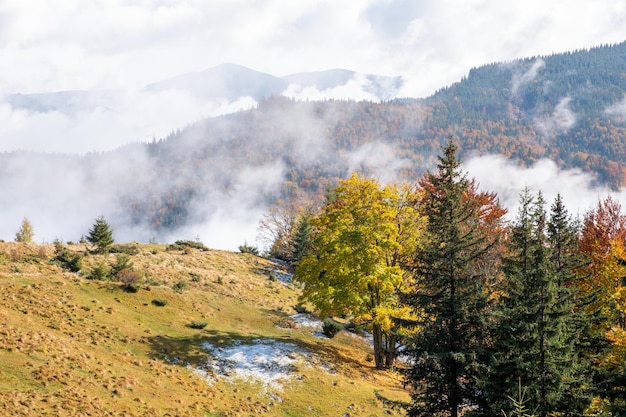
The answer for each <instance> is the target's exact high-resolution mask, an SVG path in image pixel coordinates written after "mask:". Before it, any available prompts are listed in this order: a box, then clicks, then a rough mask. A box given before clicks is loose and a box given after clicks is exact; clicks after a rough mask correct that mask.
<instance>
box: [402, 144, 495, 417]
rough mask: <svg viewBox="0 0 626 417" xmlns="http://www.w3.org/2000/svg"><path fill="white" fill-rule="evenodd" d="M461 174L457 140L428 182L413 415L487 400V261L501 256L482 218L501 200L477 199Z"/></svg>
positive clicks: (413, 301)
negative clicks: (481, 380)
mask: <svg viewBox="0 0 626 417" xmlns="http://www.w3.org/2000/svg"><path fill="white" fill-rule="evenodd" d="M459 167H460V162H459V161H458V160H457V158H456V146H455V145H454V144H453V143H452V141H450V142H449V143H448V145H447V146H446V147H445V149H444V152H443V156H440V157H439V163H438V171H437V173H435V174H431V173H427V174H426V176H425V177H424V178H423V180H422V181H420V185H421V186H422V187H423V191H424V197H423V199H422V201H421V207H422V210H423V214H424V215H426V217H427V219H428V223H427V226H426V234H427V236H426V243H425V245H424V247H423V249H421V250H418V251H417V254H416V258H415V265H416V266H415V274H414V275H415V280H416V287H415V288H416V289H415V291H414V292H412V293H411V294H408V295H407V297H406V301H407V302H408V303H409V304H410V305H411V306H412V307H413V309H414V310H415V312H416V314H420V315H421V316H422V317H424V320H423V321H421V322H420V323H419V330H418V332H417V333H416V335H415V337H414V338H413V339H412V340H411V343H410V345H409V347H408V348H407V352H406V353H407V354H408V355H409V357H411V358H412V361H413V365H412V367H411V368H410V369H409V371H408V373H407V379H408V380H409V382H410V383H411V385H412V386H414V387H415V390H414V392H413V393H412V399H413V403H412V406H411V408H410V409H409V415H411V416H429V417H430V416H433V415H437V416H440V415H448V416H451V417H457V416H458V415H459V414H460V413H462V412H463V411H464V410H463V409H464V408H466V409H469V408H474V407H476V406H479V405H480V403H481V401H482V399H481V396H482V394H481V393H480V391H479V390H478V387H477V385H476V382H477V378H478V376H479V374H480V373H481V372H482V371H483V369H484V364H485V360H486V358H485V356H484V353H485V346H484V340H485V337H486V323H485V320H486V319H487V316H488V315H487V312H488V310H489V293H488V288H487V282H488V280H489V279H490V278H491V277H487V276H485V274H484V273H483V272H484V268H483V267H482V266H481V265H482V262H481V261H483V260H484V259H486V257H487V256H488V255H489V252H490V250H492V249H493V247H494V242H495V240H496V238H497V233H496V232H495V230H491V232H492V233H487V232H486V231H485V230H483V229H482V228H481V227H483V226H484V225H485V220H484V219H483V218H482V217H481V216H484V215H485V213H493V212H494V207H496V208H497V203H496V201H495V196H494V195H489V194H484V193H483V194H480V195H478V196H477V195H476V194H475V192H474V190H473V182H472V181H470V180H468V179H467V178H466V176H465V175H464V174H462V173H461V172H460V169H459ZM472 195H474V197H481V198H472ZM502 214H504V211H500V216H501V215H502ZM494 224H497V222H494ZM481 225H483V226H481Z"/></svg>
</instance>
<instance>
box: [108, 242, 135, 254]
mask: <svg viewBox="0 0 626 417" xmlns="http://www.w3.org/2000/svg"><path fill="white" fill-rule="evenodd" d="M110 252H111V253H123V254H125V255H137V254H139V247H138V246H137V245H136V244H134V243H129V244H127V245H113V246H111V249H110Z"/></svg>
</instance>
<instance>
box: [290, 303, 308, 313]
mask: <svg viewBox="0 0 626 417" xmlns="http://www.w3.org/2000/svg"><path fill="white" fill-rule="evenodd" d="M293 309H294V310H296V313H298V314H305V313H308V312H309V310H307V308H306V307H305V306H303V305H302V304H296V305H295V306H293Z"/></svg>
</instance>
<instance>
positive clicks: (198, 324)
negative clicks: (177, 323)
mask: <svg viewBox="0 0 626 417" xmlns="http://www.w3.org/2000/svg"><path fill="white" fill-rule="evenodd" d="M207 324H209V323H207V322H206V321H196V320H192V321H191V323H189V327H191V328H192V329H204V328H205V327H206V326H207Z"/></svg>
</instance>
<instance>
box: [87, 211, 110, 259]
mask: <svg viewBox="0 0 626 417" xmlns="http://www.w3.org/2000/svg"><path fill="white" fill-rule="evenodd" d="M87 241H88V242H89V243H91V244H92V245H95V246H96V252H98V253H107V252H108V251H109V248H110V247H111V245H112V244H113V242H114V240H113V231H112V230H111V226H109V223H107V221H106V220H105V218H104V216H100V217H98V218H97V219H96V222H95V223H94V225H93V227H92V228H91V229H90V230H89V235H88V236H87Z"/></svg>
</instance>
